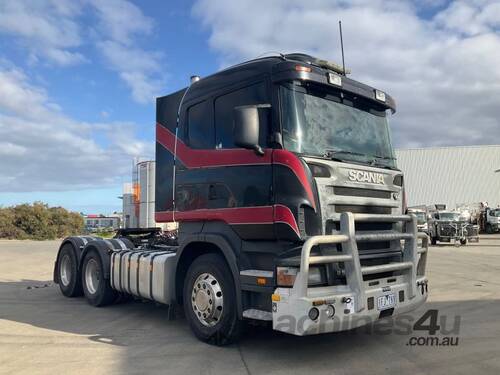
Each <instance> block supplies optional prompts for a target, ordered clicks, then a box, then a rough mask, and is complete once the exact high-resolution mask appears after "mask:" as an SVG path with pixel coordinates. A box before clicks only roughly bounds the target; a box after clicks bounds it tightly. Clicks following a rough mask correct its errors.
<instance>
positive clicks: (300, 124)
mask: <svg viewBox="0 0 500 375" xmlns="http://www.w3.org/2000/svg"><path fill="white" fill-rule="evenodd" d="M280 97H281V110H282V126H283V141H284V146H285V148H286V149H288V150H290V151H293V152H297V153H301V154H307V155H314V156H328V157H332V158H336V159H341V160H349V161H356V162H361V163H366V164H370V165H380V166H386V167H390V168H394V167H395V159H394V153H393V150H392V145H391V139H390V135H389V126H388V122H387V116H388V114H387V112H388V111H386V110H384V108H383V107H380V106H377V105H376V103H369V102H368V101H367V100H365V99H362V98H359V97H355V96H349V95H347V94H345V93H341V92H340V91H339V92H335V91H333V90H329V91H325V89H322V88H320V87H317V86H316V87H315V86H312V85H307V86H306V85H301V84H287V85H282V86H281V87H280Z"/></svg>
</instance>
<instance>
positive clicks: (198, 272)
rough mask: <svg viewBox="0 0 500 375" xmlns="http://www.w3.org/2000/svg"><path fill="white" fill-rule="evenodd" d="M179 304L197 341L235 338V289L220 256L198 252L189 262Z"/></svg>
mask: <svg viewBox="0 0 500 375" xmlns="http://www.w3.org/2000/svg"><path fill="white" fill-rule="evenodd" d="M183 305H184V313H185V315H186V319H187V321H188V323H189V326H190V327H191V330H192V331H193V333H194V334H195V336H196V337H197V338H198V339H200V340H201V341H204V342H207V343H209V344H214V345H227V344H229V343H231V342H234V341H236V340H237V338H238V337H239V334H240V329H241V324H242V322H241V321H240V320H239V319H238V311H237V307H236V290H235V287H234V282H233V278H232V276H231V273H230V271H229V268H228V267H227V265H226V261H225V259H224V258H223V257H221V256H220V255H217V254H206V255H202V256H200V257H198V258H197V259H195V261H194V262H193V263H192V264H191V266H190V267H189V269H188V271H187V274H186V278H185V280H184V292H183Z"/></svg>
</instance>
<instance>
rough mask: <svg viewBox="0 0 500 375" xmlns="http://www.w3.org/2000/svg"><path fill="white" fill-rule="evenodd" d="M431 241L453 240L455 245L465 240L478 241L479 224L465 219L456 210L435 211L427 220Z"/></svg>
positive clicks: (461, 243) (465, 242) (433, 242)
mask: <svg viewBox="0 0 500 375" xmlns="http://www.w3.org/2000/svg"><path fill="white" fill-rule="evenodd" d="M429 236H430V238H431V243H432V244H433V245H436V244H437V242H438V241H439V242H452V241H453V242H454V243H455V245H456V246H459V245H465V244H467V241H471V242H479V226H478V225H474V224H472V223H470V221H466V220H464V219H463V217H462V216H461V215H460V212H456V211H436V212H434V213H433V215H432V218H431V219H430V220H429Z"/></svg>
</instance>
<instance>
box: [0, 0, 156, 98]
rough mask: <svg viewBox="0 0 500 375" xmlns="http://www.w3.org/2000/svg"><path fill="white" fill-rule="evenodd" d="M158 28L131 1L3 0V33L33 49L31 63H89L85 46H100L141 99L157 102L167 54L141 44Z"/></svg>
mask: <svg viewBox="0 0 500 375" xmlns="http://www.w3.org/2000/svg"><path fill="white" fill-rule="evenodd" d="M92 16H94V18H92ZM89 20H90V22H89ZM153 29H154V22H153V20H152V19H151V18H150V17H147V16H146V15H144V14H143V12H142V11H141V9H140V8H138V7H137V6H136V5H134V4H133V3H131V2H130V1H126V0H106V1H100V0H45V1H36V0H35V1H33V0H16V1H0V33H4V34H8V35H11V36H13V37H14V38H15V40H16V41H18V43H19V44H20V45H21V46H22V47H23V48H25V49H26V50H27V52H28V54H27V56H28V59H27V61H28V62H29V63H31V64H39V63H40V62H48V63H50V64H54V65H57V66H70V65H76V64H80V63H84V62H89V61H90V58H89V56H86V55H85V54H84V53H83V52H82V51H83V48H84V47H88V45H89V44H92V45H95V46H96V47H97V50H98V52H100V53H101V54H102V56H103V57H104V59H105V61H106V63H107V66H108V67H109V68H110V69H112V70H114V71H115V72H116V73H117V74H118V76H119V77H120V78H121V79H122V80H123V82H124V83H125V84H126V85H127V86H128V87H129V88H130V90H131V96H132V98H133V99H134V100H135V101H136V102H138V103H151V102H152V101H153V100H154V98H155V96H156V95H157V94H158V93H159V92H160V88H162V87H163V86H164V83H165V76H164V73H163V71H162V70H161V69H160V62H161V59H162V55H161V54H159V53H157V52H154V51H149V50H147V49H145V48H143V47H142V46H141V45H140V44H141V43H140V38H141V37H143V36H149V35H151V33H152V31H153Z"/></svg>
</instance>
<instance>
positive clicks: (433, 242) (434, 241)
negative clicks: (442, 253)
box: [431, 237, 437, 245]
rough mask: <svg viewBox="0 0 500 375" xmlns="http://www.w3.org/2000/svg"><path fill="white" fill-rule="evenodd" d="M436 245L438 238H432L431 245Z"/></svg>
mask: <svg viewBox="0 0 500 375" xmlns="http://www.w3.org/2000/svg"><path fill="white" fill-rule="evenodd" d="M436 244H437V238H436V237H431V245H436Z"/></svg>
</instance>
